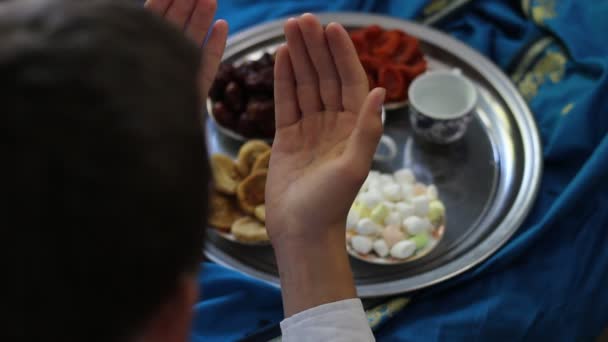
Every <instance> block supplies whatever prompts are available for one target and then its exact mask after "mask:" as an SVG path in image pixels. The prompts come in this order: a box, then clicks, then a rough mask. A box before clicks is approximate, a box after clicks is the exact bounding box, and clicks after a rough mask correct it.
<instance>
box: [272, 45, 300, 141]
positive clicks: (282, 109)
mask: <svg viewBox="0 0 608 342" xmlns="http://www.w3.org/2000/svg"><path fill="white" fill-rule="evenodd" d="M289 54H290V52H289V49H288V47H287V46H286V45H282V46H281V47H279V49H278V50H277V55H276V57H275V62H274V107H275V122H276V128H277V130H278V129H279V128H283V127H287V126H290V125H293V124H294V123H296V122H298V120H299V119H300V111H299V105H298V96H297V91H296V79H295V76H294V71H293V68H292V65H291V58H290V55H289Z"/></svg>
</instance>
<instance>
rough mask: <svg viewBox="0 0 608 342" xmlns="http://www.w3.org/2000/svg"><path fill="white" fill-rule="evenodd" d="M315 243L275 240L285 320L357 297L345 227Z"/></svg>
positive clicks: (300, 239) (291, 238)
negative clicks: (347, 250)
mask: <svg viewBox="0 0 608 342" xmlns="http://www.w3.org/2000/svg"><path fill="white" fill-rule="evenodd" d="M320 235H321V236H318V237H317V238H316V239H314V240H313V239H309V238H308V237H306V238H303V237H302V236H300V237H298V236H287V235H283V236H282V237H280V238H277V239H274V240H273V246H274V250H275V256H276V260H277V266H278V268H279V275H280V278H281V290H282V293H283V304H284V310H285V316H286V317H288V316H291V315H293V314H295V313H297V312H300V311H303V310H306V309H309V308H312V307H315V306H318V305H322V304H326V303H331V302H335V301H339V300H343V299H349V298H355V297H356V296H357V294H356V290H355V285H354V280H353V275H352V271H351V268H350V262H349V258H348V254H347V253H346V237H345V233H344V228H343V226H342V227H341V228H340V229H339V230H338V229H332V228H328V229H325V230H324V232H323V233H322V234H320Z"/></svg>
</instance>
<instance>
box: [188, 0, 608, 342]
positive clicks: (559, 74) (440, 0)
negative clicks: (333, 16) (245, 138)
mask: <svg viewBox="0 0 608 342" xmlns="http://www.w3.org/2000/svg"><path fill="white" fill-rule="evenodd" d="M449 3H451V2H450V1H445V0H436V1H432V2H430V3H427V1H424V0H410V1H400V0H386V1H383V0H335V1H327V0H290V1H286V0H282V1H281V0H277V1H271V0H264V1H262V0H221V1H219V12H218V16H219V17H221V18H226V19H228V21H229V23H230V25H231V32H232V33H234V32H236V31H238V30H241V29H244V28H247V27H249V26H252V25H256V24H259V23H261V22H264V21H268V20H271V19H274V18H277V17H283V16H287V15H295V14H299V13H302V12H307V11H309V12H325V11H363V12H376V13H383V14H389V15H392V16H395V17H400V18H404V19H414V18H418V17H420V16H425V15H426V16H429V15H433V14H436V13H440V11H442V10H443V9H444V8H445V6H446V4H449ZM607 18H608V1H604V0H602V1H591V0H588V1H580V0H560V1H557V0H523V1H521V3H519V1H508V0H502V1H501V0H484V1H482V0H478V1H472V3H471V4H470V5H469V6H468V7H467V8H466V9H465V10H463V11H461V12H460V13H458V14H457V15H456V16H453V17H451V18H450V19H449V20H447V21H446V22H444V23H442V24H441V26H440V28H441V29H442V30H444V31H447V32H449V33H450V34H452V35H453V36H455V37H456V38H458V39H460V40H462V41H464V42H466V43H467V44H469V45H471V46H473V47H474V48H475V49H477V50H478V51H480V52H481V53H483V54H484V55H485V56H487V57H488V58H490V59H491V60H493V61H494V62H495V63H496V64H497V65H498V66H500V67H501V68H503V70H505V71H506V72H507V73H508V74H510V75H511V76H512V78H513V80H514V82H515V84H516V85H517V87H518V88H519V89H520V91H521V93H522V95H523V96H524V98H525V99H526V100H527V101H528V103H529V105H530V108H531V109H532V111H533V113H534V116H535V118H536V121H537V124H538V127H539V130H540V134H541V139H542V144H543V150H544V153H543V158H544V173H543V179H542V184H541V187H540V192H539V196H538V198H537V200H536V203H535V205H534V208H533V210H532V212H531V213H530V215H529V217H528V218H527V219H526V221H525V223H524V225H523V226H522V227H521V229H520V230H519V232H518V233H517V235H516V236H515V237H514V238H513V239H512V240H511V241H510V242H509V243H508V244H507V245H506V246H505V247H504V248H502V249H501V250H500V251H499V252H498V253H496V254H495V255H493V256H492V257H491V258H490V259H489V260H487V261H486V262H484V263H483V264H482V265H481V266H479V267H477V268H475V269H474V270H472V271H470V272H468V273H466V274H464V275H462V276H459V277H457V278H456V279H452V280H450V281H448V282H445V283H443V284H441V285H438V286H435V287H433V288H431V289H429V290H425V291H423V292H421V293H417V294H414V295H413V297H412V302H411V304H410V305H409V306H407V307H406V308H405V310H403V311H402V312H401V313H400V314H398V315H397V316H396V317H394V318H393V319H392V320H390V321H389V322H388V323H387V324H385V325H384V326H383V327H382V328H381V329H380V330H379V331H378V333H377V338H378V340H380V341H414V340H417V341H446V340H447V341H454V340H467V341H469V340H490V339H493V340H500V341H502V340H505V341H513V340H541V339H542V340H553V341H575V340H576V341H579V340H590V339H592V338H594V337H596V336H597V335H599V333H600V331H601V330H602V329H603V328H605V327H607V326H608V186H607V185H606V184H607V182H606V181H607V178H608V177H607V176H608V138H606V133H607V132H608V82H607V79H606V72H607V71H608V41H607V40H606V38H605V34H606V33H608V19H607ZM200 284H201V291H202V298H201V301H200V302H199V303H198V305H197V307H196V320H195V322H194V328H193V329H194V332H193V338H192V339H193V341H203V340H204V341H212V340H217V341H226V340H234V339H237V338H240V337H243V336H244V335H245V334H247V333H249V332H251V331H254V330H256V329H257V328H259V327H260V326H263V325H265V324H269V323H276V322H278V321H280V320H281V318H282V308H281V299H280V293H279V291H278V290H277V289H274V288H271V287H269V286H267V285H265V284H262V283H260V282H258V281H256V280H254V279H251V278H248V277H246V276H243V275H240V274H237V273H236V272H233V271H230V270H227V269H225V268H223V267H220V266H217V265H212V264H206V265H205V266H204V270H203V272H202V274H201V276H200Z"/></svg>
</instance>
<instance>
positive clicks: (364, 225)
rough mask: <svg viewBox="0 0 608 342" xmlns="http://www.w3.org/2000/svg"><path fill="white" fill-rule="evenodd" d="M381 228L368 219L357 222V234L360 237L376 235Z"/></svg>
mask: <svg viewBox="0 0 608 342" xmlns="http://www.w3.org/2000/svg"><path fill="white" fill-rule="evenodd" d="M381 230H382V226H381V225H379V224H377V223H376V222H374V221H372V220H371V219H369V218H364V219H361V220H359V222H358V223H357V233H359V234H361V235H376V234H378V233H380V231H381Z"/></svg>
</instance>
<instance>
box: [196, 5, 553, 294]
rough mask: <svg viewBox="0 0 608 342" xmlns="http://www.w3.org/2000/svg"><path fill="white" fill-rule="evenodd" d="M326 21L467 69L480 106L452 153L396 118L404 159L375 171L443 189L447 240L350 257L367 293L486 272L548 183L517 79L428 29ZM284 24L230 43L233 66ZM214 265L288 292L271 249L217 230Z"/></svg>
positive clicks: (378, 20) (219, 144)
mask: <svg viewBox="0 0 608 342" xmlns="http://www.w3.org/2000/svg"><path fill="white" fill-rule="evenodd" d="M320 19H321V22H322V23H323V24H328V23H330V22H332V21H335V22H339V23H341V24H343V25H344V26H346V27H347V28H357V27H362V26H367V25H371V24H379V25H380V26H383V27H385V28H395V29H401V30H404V31H406V32H408V33H409V34H411V35H414V36H416V37H418V38H419V39H420V43H421V48H422V50H423V52H424V53H425V55H426V57H427V60H428V61H429V63H430V66H431V67H433V68H459V69H460V70H461V71H462V73H463V74H464V75H466V76H468V77H469V78H470V79H471V80H472V81H473V82H474V83H475V85H476V87H477V89H478V93H479V103H478V106H477V109H476V112H475V119H474V120H473V121H472V122H471V125H470V126H469V130H468V131H467V134H466V135H465V137H464V138H463V139H462V140H461V141H460V142H458V143H456V144H453V145H449V146H446V147H440V146H435V145H430V144H427V143H425V142H423V141H421V140H419V139H418V138H416V137H415V136H413V135H412V132H411V130H410V126H409V120H408V117H407V108H402V109H399V110H395V111H390V112H387V117H386V123H385V134H388V135H390V136H391V137H393V138H394V139H395V140H396V141H397V143H398V145H399V153H398V155H397V158H396V159H394V160H393V161H391V162H376V163H374V165H373V168H374V169H376V170H379V171H382V172H390V171H392V170H394V169H396V168H400V167H403V166H407V167H410V168H412V169H413V170H414V172H415V173H416V176H417V178H419V179H421V180H422V182H424V183H431V182H432V183H435V185H436V186H437V187H438V189H439V194H440V198H441V200H442V201H443V202H444V203H445V206H446V212H447V213H446V216H447V218H448V224H447V226H446V228H445V234H444V236H443V238H442V239H441V241H440V242H439V244H438V245H437V246H436V247H435V248H434V249H433V250H432V252H431V253H429V254H428V255H425V256H424V257H422V258H420V259H418V260H415V261H412V262H410V263H406V264H403V265H396V266H379V265H373V264H368V263H365V262H363V261H360V260H356V259H354V258H351V264H352V267H353V272H354V276H355V282H356V285H357V290H358V293H359V295H360V296H361V297H376V296H383V295H392V294H397V293H403V292H409V291H413V290H417V289H421V288H424V287H427V286H430V285H433V284H437V283H439V282H441V281H444V280H446V279H449V278H451V277H454V276H456V275H458V274H460V273H462V272H465V271H466V270H468V269H470V268H472V267H473V266H475V265H477V264H479V263H480V262H482V261H483V260H485V259H486V258H488V257H489V256H490V255H491V254H492V253H494V252H495V251H496V250H498V249H499V248H500V247H501V246H502V245H504V244H505V243H506V242H507V241H508V239H509V238H510V237H511V236H512V235H513V234H514V233H515V231H516V230H517V229H518V227H519V226H520V224H521V223H522V221H523V220H524V218H525V216H526V215H527V213H528V211H529V210H530V207H531V205H532V203H533V201H534V199H535V197H536V193H537V190H538V186H539V182H540V177H541V166H542V164H541V146H540V143H539V137H538V132H537V128H536V125H535V123H534V119H533V117H532V115H531V113H530V111H529V109H528V107H527V106H526V103H525V102H524V100H523V99H522V97H521V96H520V95H519V93H518V92H517V90H516V88H515V87H514V86H513V84H512V83H511V81H510V80H509V79H508V78H507V77H506V76H505V75H504V74H503V73H502V72H501V71H500V70H499V69H498V68H497V67H496V66H495V65H494V64H492V62H490V61H489V60H488V59H486V58H485V57H483V56H481V55H480V54H479V53H477V52H475V51H474V50H472V49H471V48H469V47H468V46H466V45H465V44H463V43H461V42H458V41H456V40H455V39H453V38H451V37H449V36H448V35H446V34H444V33H441V32H438V31H436V30H434V29H431V28H429V27H425V26H422V25H418V24H414V23H410V22H406V21H402V20H398V19H394V18H390V17H384V16H376V15H367V14H355V13H331V14H322V15H320ZM282 25H283V20H278V21H274V22H270V23H267V24H264V25H260V26H257V27H254V28H251V29H249V30H246V31H243V32H241V33H239V34H237V35H235V36H233V37H231V38H230V39H229V41H228V45H227V47H226V52H225V55H224V60H225V61H229V62H238V61H242V60H244V59H252V58H257V57H259V56H260V54H261V53H262V51H265V50H267V49H272V48H273V47H276V46H277V45H278V44H280V43H283V42H284V36H283V30H282ZM206 131H207V136H208V148H209V152H210V153H215V152H222V153H226V154H229V155H232V156H234V155H236V152H237V151H238V148H239V144H240V143H238V142H236V141H234V140H233V139H231V138H229V137H226V136H224V135H222V134H221V133H220V132H219V131H218V130H217V127H216V126H215V124H214V123H213V121H212V120H207V123H206ZM205 254H206V255H207V257H208V258H209V259H210V260H212V261H215V262H217V263H219V264H222V265H225V266H228V267H231V268H234V269H236V270H239V271H241V272H243V273H246V274H248V275H250V276H253V277H256V278H258V279H261V280H263V281H265V282H268V283H270V284H273V285H275V286H278V285H279V278H278V273H277V269H276V264H275V261H274V255H273V252H272V248H271V247H269V246H267V247H255V246H242V245H238V244H235V243H232V242H230V241H226V240H224V239H222V238H220V237H219V236H217V235H216V234H215V233H214V232H213V229H212V228H209V231H208V239H207V242H206V244H205Z"/></svg>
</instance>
